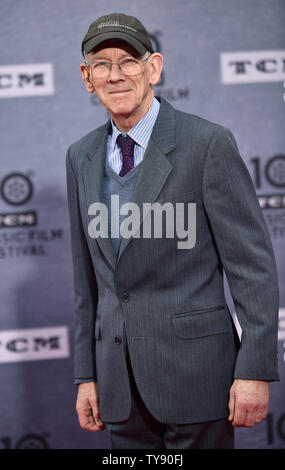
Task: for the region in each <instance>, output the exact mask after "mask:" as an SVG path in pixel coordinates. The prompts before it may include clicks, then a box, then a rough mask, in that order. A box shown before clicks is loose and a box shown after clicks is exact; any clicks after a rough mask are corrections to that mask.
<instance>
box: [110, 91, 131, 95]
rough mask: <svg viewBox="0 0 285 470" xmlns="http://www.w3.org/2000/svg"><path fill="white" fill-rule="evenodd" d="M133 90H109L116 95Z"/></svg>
mask: <svg viewBox="0 0 285 470" xmlns="http://www.w3.org/2000/svg"><path fill="white" fill-rule="evenodd" d="M129 91H131V90H114V91H109V94H110V95H116V94H121V93H128V92H129Z"/></svg>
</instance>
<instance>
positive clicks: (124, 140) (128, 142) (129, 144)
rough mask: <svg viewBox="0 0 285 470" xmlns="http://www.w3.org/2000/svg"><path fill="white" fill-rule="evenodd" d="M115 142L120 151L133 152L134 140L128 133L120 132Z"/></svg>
mask: <svg viewBox="0 0 285 470" xmlns="http://www.w3.org/2000/svg"><path fill="white" fill-rule="evenodd" d="M117 143H118V145H119V147H120V149H121V150H122V152H124V153H125V152H126V153H133V150H134V146H135V142H134V140H133V139H132V138H131V137H130V136H128V134H120V135H118V137H117Z"/></svg>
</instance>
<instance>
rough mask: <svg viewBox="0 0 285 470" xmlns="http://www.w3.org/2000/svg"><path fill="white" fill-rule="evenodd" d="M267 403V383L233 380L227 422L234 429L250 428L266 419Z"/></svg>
mask: <svg viewBox="0 0 285 470" xmlns="http://www.w3.org/2000/svg"><path fill="white" fill-rule="evenodd" d="M268 403H269V383H268V382H265V381H263V380H245V379H235V381H234V383H233V385H232V387H231V389H230V400H229V410H230V415H229V421H232V424H233V426H236V427H240V426H245V427H252V426H254V424H257V423H260V421H262V420H263V419H264V418H266V416H267V411H268Z"/></svg>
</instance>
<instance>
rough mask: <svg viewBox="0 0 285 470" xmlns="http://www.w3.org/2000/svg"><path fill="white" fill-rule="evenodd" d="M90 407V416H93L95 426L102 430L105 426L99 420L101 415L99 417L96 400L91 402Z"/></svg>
mask: <svg viewBox="0 0 285 470" xmlns="http://www.w3.org/2000/svg"><path fill="white" fill-rule="evenodd" d="M90 404H91V407H92V416H93V419H94V422H95V424H96V426H98V427H99V428H101V429H102V428H104V427H105V425H104V423H103V421H102V419H101V415H100V411H99V406H98V400H94V401H93V400H91V403H90Z"/></svg>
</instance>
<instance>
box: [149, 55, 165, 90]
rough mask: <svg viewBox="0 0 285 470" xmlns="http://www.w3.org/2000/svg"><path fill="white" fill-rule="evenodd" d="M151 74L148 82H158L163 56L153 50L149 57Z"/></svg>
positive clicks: (154, 83)
mask: <svg viewBox="0 0 285 470" xmlns="http://www.w3.org/2000/svg"><path fill="white" fill-rule="evenodd" d="M150 65H151V74H150V84H151V85H156V84H157V83H158V82H159V79H160V75H161V72H162V69H163V56H162V55H161V54H159V52H155V53H154V54H152V55H151V57H150Z"/></svg>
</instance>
